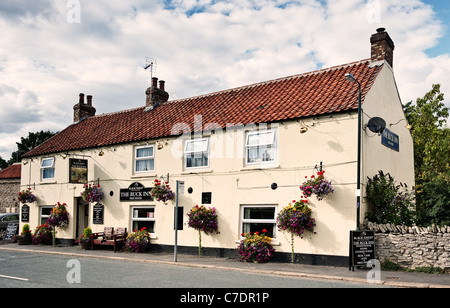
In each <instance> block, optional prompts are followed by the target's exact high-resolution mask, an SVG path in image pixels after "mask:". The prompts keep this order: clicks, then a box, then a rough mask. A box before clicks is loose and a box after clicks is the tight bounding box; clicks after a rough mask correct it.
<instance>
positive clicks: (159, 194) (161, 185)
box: [151, 179, 175, 204]
mask: <svg viewBox="0 0 450 308" xmlns="http://www.w3.org/2000/svg"><path fill="white" fill-rule="evenodd" d="M151 194H152V197H153V198H155V199H156V200H157V201H162V202H164V204H167V201H169V200H174V199H175V193H174V192H173V191H172V190H171V189H170V186H169V182H162V181H160V180H158V179H155V181H154V182H153V188H152V190H151Z"/></svg>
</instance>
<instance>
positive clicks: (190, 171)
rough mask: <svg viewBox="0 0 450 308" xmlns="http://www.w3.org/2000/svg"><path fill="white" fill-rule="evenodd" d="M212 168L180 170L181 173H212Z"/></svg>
mask: <svg viewBox="0 0 450 308" xmlns="http://www.w3.org/2000/svg"><path fill="white" fill-rule="evenodd" d="M213 172H214V171H213V170H212V169H188V170H184V171H183V172H181V174H183V175H187V174H199V173H213Z"/></svg>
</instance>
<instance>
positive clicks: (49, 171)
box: [41, 157, 55, 180]
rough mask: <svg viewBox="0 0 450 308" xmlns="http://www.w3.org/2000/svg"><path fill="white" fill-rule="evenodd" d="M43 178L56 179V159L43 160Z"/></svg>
mask: <svg viewBox="0 0 450 308" xmlns="http://www.w3.org/2000/svg"><path fill="white" fill-rule="evenodd" d="M41 176H42V179H43V180H53V179H54V178H55V158H54V157H50V158H43V159H42V162H41Z"/></svg>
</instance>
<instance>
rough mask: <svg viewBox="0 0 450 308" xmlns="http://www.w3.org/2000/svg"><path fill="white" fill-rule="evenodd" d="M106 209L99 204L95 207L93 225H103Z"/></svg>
mask: <svg viewBox="0 0 450 308" xmlns="http://www.w3.org/2000/svg"><path fill="white" fill-rule="evenodd" d="M104 209H105V207H104V206H103V205H102V204H100V203H97V204H96V205H94V207H93V215H92V216H93V217H92V223H93V224H95V225H103V216H104Z"/></svg>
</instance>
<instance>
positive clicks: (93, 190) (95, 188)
mask: <svg viewBox="0 0 450 308" xmlns="http://www.w3.org/2000/svg"><path fill="white" fill-rule="evenodd" d="M83 187H84V191H83V192H82V193H81V198H82V199H83V201H84V202H100V201H101V200H102V199H103V196H104V193H103V191H102V189H101V188H100V184H99V185H92V184H89V185H88V184H84V186H83Z"/></svg>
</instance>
